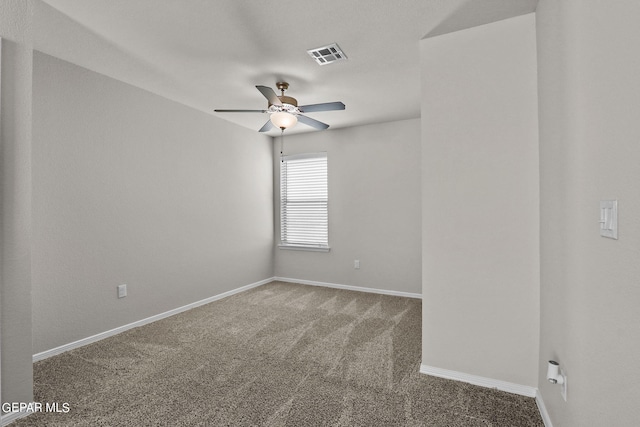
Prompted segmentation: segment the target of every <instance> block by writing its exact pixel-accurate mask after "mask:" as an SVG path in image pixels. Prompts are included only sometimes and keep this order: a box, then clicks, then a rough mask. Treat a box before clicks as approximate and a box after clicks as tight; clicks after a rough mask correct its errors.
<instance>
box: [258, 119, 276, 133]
mask: <svg viewBox="0 0 640 427" xmlns="http://www.w3.org/2000/svg"><path fill="white" fill-rule="evenodd" d="M271 129H273V123H271V119H269V120H267V123H265V124H264V126H262V127H261V128H260V130H259V131H258V132H269V131H270V130H271Z"/></svg>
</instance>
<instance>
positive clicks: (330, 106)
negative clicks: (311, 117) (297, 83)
mask: <svg viewBox="0 0 640 427" xmlns="http://www.w3.org/2000/svg"><path fill="white" fill-rule="evenodd" d="M298 108H299V109H300V111H302V112H303V113H313V112H315V111H333V110H344V109H345V106H344V104H343V103H342V102H325V103H324V104H311V105H303V106H301V107H298Z"/></svg>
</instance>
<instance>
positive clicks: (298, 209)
mask: <svg viewBox="0 0 640 427" xmlns="http://www.w3.org/2000/svg"><path fill="white" fill-rule="evenodd" d="M328 225H329V216H328V183H327V153H308V154H297V155H292V156H283V157H282V162H281V163H280V240H281V246H283V247H287V246H289V247H298V248H302V249H305V248H308V249H316V250H328V248H329V230H328V228H329V227H328Z"/></svg>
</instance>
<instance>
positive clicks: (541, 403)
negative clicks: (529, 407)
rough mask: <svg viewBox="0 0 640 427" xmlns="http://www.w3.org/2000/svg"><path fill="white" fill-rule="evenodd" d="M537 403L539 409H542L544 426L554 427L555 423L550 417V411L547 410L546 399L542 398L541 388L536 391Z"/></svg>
mask: <svg viewBox="0 0 640 427" xmlns="http://www.w3.org/2000/svg"><path fill="white" fill-rule="evenodd" d="M536 405H538V411H540V416H541V417H542V422H543V423H544V427H553V425H552V424H551V417H549V413H548V412H547V407H546V406H544V401H543V400H542V395H541V394H540V390H537V391H536Z"/></svg>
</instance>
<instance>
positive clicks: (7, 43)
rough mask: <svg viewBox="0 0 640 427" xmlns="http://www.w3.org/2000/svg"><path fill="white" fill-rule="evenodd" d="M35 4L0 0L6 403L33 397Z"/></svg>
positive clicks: (0, 198)
mask: <svg viewBox="0 0 640 427" xmlns="http://www.w3.org/2000/svg"><path fill="white" fill-rule="evenodd" d="M32 7H33V5H32V2H31V1H25V0H3V1H1V2H0V37H2V38H3V40H2V71H1V75H2V87H1V89H0V95H1V98H2V104H1V106H0V113H1V115H0V127H1V133H0V171H1V174H0V206H1V211H0V221H1V224H2V226H1V230H0V233H1V235H0V241H1V242H2V243H1V245H2V246H1V248H0V254H1V264H0V272H1V282H0V285H1V286H0V303H1V307H0V313H1V319H0V324H1V327H2V330H1V331H0V335H1V337H2V346H1V347H2V354H1V355H0V361H1V363H2V372H1V374H0V377H1V379H2V381H1V382H2V392H1V394H2V401H3V402H4V401H9V402H20V401H22V402H29V401H31V400H32V387H31V383H32V364H31V97H32V86H31V77H32V72H31V70H32V53H31V52H32V32H31V26H32V19H31V16H32V10H33V9H32Z"/></svg>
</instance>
